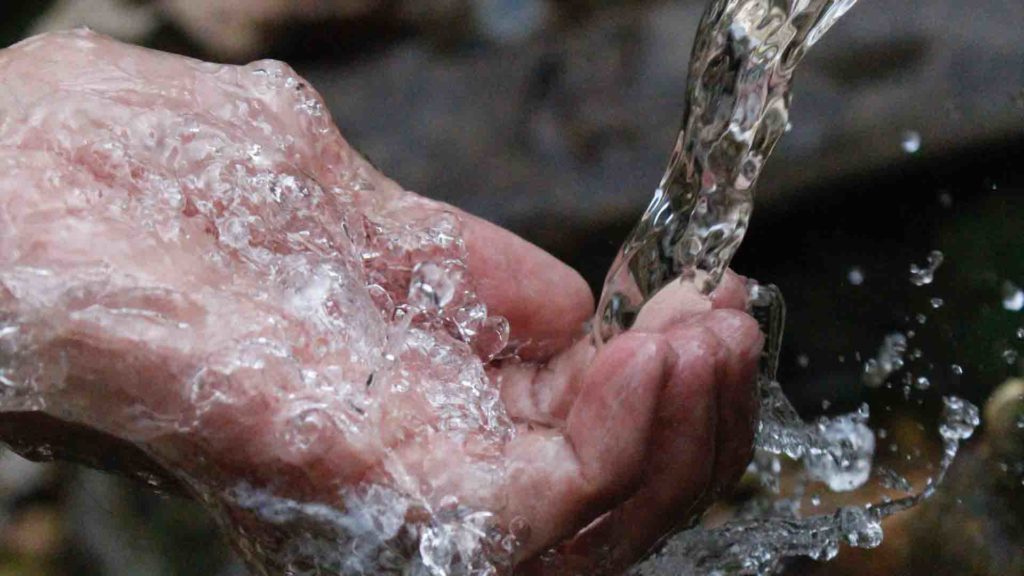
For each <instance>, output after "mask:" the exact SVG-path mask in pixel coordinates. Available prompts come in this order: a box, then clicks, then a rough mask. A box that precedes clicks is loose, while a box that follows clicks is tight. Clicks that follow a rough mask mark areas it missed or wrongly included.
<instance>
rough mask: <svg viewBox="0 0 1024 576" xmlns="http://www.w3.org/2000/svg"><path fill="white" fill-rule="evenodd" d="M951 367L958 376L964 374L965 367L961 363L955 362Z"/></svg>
mask: <svg viewBox="0 0 1024 576" xmlns="http://www.w3.org/2000/svg"><path fill="white" fill-rule="evenodd" d="M949 369H950V370H952V371H953V374H956V375H957V376H963V375H964V368H963V366H961V365H959V364H953V365H952V366H950V367H949Z"/></svg>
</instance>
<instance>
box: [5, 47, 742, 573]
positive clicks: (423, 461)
mask: <svg viewBox="0 0 1024 576" xmlns="http://www.w3.org/2000/svg"><path fill="white" fill-rule="evenodd" d="M0 82H2V85H3V87H4V88H3V90H0V319H2V320H3V321H4V322H5V325H6V326H7V328H6V329H5V330H3V331H0V334H3V338H6V339H7V340H8V341H7V342H5V341H4V340H3V338H0V352H2V354H3V355H2V356H0V358H2V359H3V360H4V361H5V362H7V363H9V366H8V367H6V368H7V371H6V372H3V373H2V374H3V375H4V378H5V379H6V380H5V381H6V382H8V383H9V384H11V385H12V387H11V390H13V391H12V392H8V393H7V394H8V395H7V397H6V400H4V404H3V406H4V407H5V408H6V409H7V410H23V411H24V410H44V411H46V412H48V413H49V414H51V415H53V416H56V417H58V418H63V419H66V420H68V421H75V422H77V423H79V424H84V425H86V426H88V427H90V428H94V429H97V430H100V431H103V432H104V433H105V434H108V435H111V436H114V437H117V438H121V439H124V440H127V441H130V442H133V443H135V444H137V445H138V446H141V447H143V448H144V449H145V451H146V453H147V454H149V455H151V456H152V457H153V458H155V459H156V460H158V461H159V463H160V465H161V466H163V467H164V468H166V469H169V470H171V471H173V472H174V473H176V474H179V475H181V476H182V477H185V478H190V479H199V480H198V481H197V484H198V485H202V486H207V487H212V488H217V487H228V486H231V485H232V483H235V482H239V481H245V482H247V483H249V484H251V485H256V486H261V487H268V488H269V489H272V490H273V491H274V492H275V493H277V494H281V495H283V496H286V497H288V498H294V499H298V500H303V501H313V502H324V503H328V504H330V503H333V502H336V501H337V495H338V494H339V491H340V490H342V489H343V488H345V487H347V486H358V485H365V484H368V483H372V484H378V485H386V486H390V487H392V488H394V489H396V490H399V491H415V492H417V493H418V494H419V495H420V496H421V497H422V498H423V499H424V501H426V502H428V503H431V504H437V503H438V501H439V500H441V499H443V498H444V497H455V498H457V499H458V501H459V502H460V503H462V504H464V505H466V506H469V507H471V508H473V509H476V510H484V511H489V512H491V513H493V514H494V524H495V526H497V527H498V528H499V529H502V530H508V529H510V527H514V526H518V527H519V529H518V532H517V534H516V536H517V537H518V539H519V547H518V549H517V551H516V552H515V557H514V562H515V563H516V564H517V566H518V567H517V572H519V573H556V572H563V573H564V572H575V571H578V572H579V573H585V574H599V573H614V572H617V571H620V570H621V569H622V568H624V567H625V566H628V565H629V564H630V563H632V562H633V561H635V560H636V559H637V558H638V556H640V555H642V554H644V553H645V552H647V551H648V550H649V549H650V548H651V546H652V545H653V544H655V543H656V542H657V540H658V539H659V538H660V537H661V536H662V535H664V534H665V533H666V532H667V531H669V530H671V529H672V528H674V527H676V526H677V525H679V524H681V523H685V522H686V521H687V519H689V518H692V517H694V515H696V514H698V513H699V512H700V511H701V510H702V509H703V507H704V506H706V505H707V504H708V503H709V502H710V501H711V499H712V498H713V497H714V495H716V494H717V493H718V492H720V491H721V490H723V489H725V488H727V487H728V486H729V485H730V484H731V483H733V482H735V480H736V479H737V478H738V477H739V475H740V474H741V473H742V471H743V469H744V468H745V466H746V463H747V460H748V458H749V455H750V444H751V441H752V434H753V432H752V431H753V422H754V419H755V416H756V414H755V411H756V403H755V399H754V387H753V380H754V373H755V370H756V364H757V359H758V354H759V351H760V347H761V343H762V338H761V335H760V333H759V331H758V329H757V326H756V323H755V322H754V321H753V320H752V319H751V318H750V317H749V316H747V315H746V314H745V313H744V312H743V311H742V309H743V306H744V301H745V298H744V294H745V291H744V286H743V282H742V280H741V279H739V278H738V277H737V276H735V275H731V274H730V275H729V276H727V279H726V281H725V282H724V283H723V285H722V287H721V288H719V290H718V291H717V292H716V293H715V294H714V295H713V296H712V297H711V298H704V297H702V296H700V295H698V294H696V293H694V292H692V291H690V290H689V289H687V288H684V287H679V286H676V287H673V288H672V289H671V290H669V291H667V292H665V293H663V294H660V295H659V296H658V299H657V300H658V301H657V302H656V303H655V304H654V305H653V306H651V307H649V308H648V309H646V310H645V313H644V314H643V315H642V316H641V318H640V319H639V321H638V324H637V326H636V328H635V329H634V330H632V331H631V332H629V333H626V334H624V335H621V336H619V337H617V338H615V339H613V340H612V341H611V342H609V343H608V344H605V345H604V346H602V347H601V348H600V349H596V348H595V347H594V345H593V343H592V342H591V341H590V340H589V339H588V338H584V337H583V329H582V326H583V325H584V323H585V322H586V320H587V319H588V318H589V317H590V315H591V314H592V312H593V298H592V295H591V293H590V292H589V290H588V288H587V286H586V285H585V283H584V282H583V280H582V279H581V278H580V277H579V276H578V275H577V274H576V273H575V272H574V271H573V270H571V269H570V268H568V267H567V266H565V265H564V264H562V263H560V262H558V261H557V260H555V259H554V258H553V257H551V256H550V255H548V254H546V253H545V252H543V251H542V250H540V249H538V248H536V247H534V246H533V245H531V244H529V243H527V242H526V241H524V240H522V239H520V238H518V237H516V236H514V235H512V234H511V233H509V232H507V231H504V230H502V229H500V228H498V227H496V226H494V225H492V224H489V223H487V222H484V221H482V220H479V219H477V218H474V217H473V216H470V215H467V214H465V213H462V212H460V211H458V210H457V209H455V208H452V207H450V206H446V205H443V204H440V203H437V202H433V201H430V200H426V199H424V198H421V197H419V196H416V195H414V194H413V193H411V192H407V191H404V190H402V189H401V188H400V187H399V186H398V185H396V184H395V183H394V182H392V181H390V180H388V179H387V178H385V177H384V176H383V175H381V174H380V173H378V172H377V171H376V170H375V169H374V168H373V167H372V166H370V165H369V164H368V163H367V162H366V161H365V160H364V159H363V158H361V157H360V156H359V155H358V154H357V153H356V152H355V151H353V150H352V148H351V147H349V145H348V144H347V143H346V142H345V141H344V140H343V139H342V137H341V135H340V134H339V133H338V131H337V129H336V128H335V127H334V126H333V125H332V124H331V122H330V119H329V117H328V116H327V115H326V113H325V112H324V111H323V107H322V104H321V103H320V101H319V98H318V97H317V96H316V95H315V93H313V92H312V90H311V89H309V88H307V87H305V86H304V84H303V83H302V82H301V80H300V79H298V78H297V77H296V76H294V73H292V72H291V71H290V70H289V69H288V68H287V67H285V66H283V65H281V64H279V63H273V62H258V63H254V64H252V65H249V66H247V67H240V68H239V67H230V66H215V65H210V64H204V63H200V62H197V61H192V60H188V59H185V58H181V57H177V56H172V55H168V54H162V53H157V52H151V51H147V50H143V49H139V48H135V47H130V46H125V45H122V44H119V43H117V42H115V41H112V40H110V39H106V38H103V37H100V36H97V35H94V34H91V33H88V32H83V31H77V32H69V33H61V34H56V35H50V36H46V37H40V38H35V39H32V40H29V41H26V42H24V43H22V44H19V45H17V46H15V47H12V48H10V49H7V50H5V51H2V52H0ZM266 173H273V174H278V175H282V174H283V175H286V176H287V179H285V180H282V181H277V184H276V185H275V186H270V185H268V184H267V182H266V180H265V179H264V180H261V179H260V178H261V176H260V175H261V174H266ZM296 182H298V184H296ZM268 190H269V191H270V192H268ZM268 194H269V196H268ZM495 201H500V199H495ZM391 230H398V231H400V232H399V233H400V234H401V235H404V236H403V237H404V238H417V237H418V236H416V235H417V234H419V233H421V232H424V231H426V232H429V233H430V234H429V235H430V237H431V238H434V239H435V240H436V239H437V238H440V240H439V241H437V242H434V243H433V244H431V243H430V242H427V243H425V244H424V243H420V244H417V245H416V246H414V247H413V248H408V247H402V246H398V247H396V246H394V245H393V244H394V243H391V244H389V243H388V241H387V235H388V233H389V231H391ZM368 254H369V256H368ZM438 254H441V256H443V258H445V259H451V258H455V259H456V260H461V261H462V262H463V263H464V274H462V277H463V280H462V283H461V284H460V288H459V289H460V292H459V293H460V294H463V295H465V297H466V298H470V297H475V298H478V299H479V301H481V302H483V303H484V304H486V306H487V310H488V313H489V314H490V315H491V316H502V317H504V318H507V319H508V321H509V325H510V326H511V335H510V338H509V342H510V344H509V347H508V349H513V350H515V351H516V352H517V357H515V358H509V357H507V356H505V357H503V356H499V357H498V359H493V356H494V353H495V352H496V350H495V349H494V343H493V340H495V338H496V339H497V341H498V344H499V347H500V345H501V344H504V340H503V339H502V338H501V335H500V329H499V330H498V331H497V334H498V336H495V337H493V338H491V341H489V340H487V339H486V338H483V339H481V340H480V341H478V342H477V341H474V342H477V343H476V344H472V345H470V344H466V343H464V342H460V341H459V340H458V339H454V338H452V337H451V336H450V330H449V328H450V323H449V324H445V323H444V322H442V321H440V320H438V321H434V322H430V321H426V320H423V317H417V318H418V319H416V320H414V321H413V324H412V325H413V327H414V328H416V329H417V330H419V331H420V333H422V334H425V335H426V336H424V338H428V339H429V338H433V340H429V341H430V342H435V343H441V344H443V345H444V346H447V348H445V350H449V352H450V357H451V358H454V359H455V360H453V362H455V361H456V360H457V364H458V366H463V367H464V370H465V371H466V372H465V373H466V374H469V376H466V378H468V379H469V380H472V378H474V377H475V376H473V375H474V374H479V375H480V378H479V379H480V382H482V386H483V388H480V390H483V394H484V397H486V393H487V391H488V390H492V391H494V394H495V398H497V397H498V395H500V402H498V403H497V404H496V405H495V406H492V407H491V409H492V410H491V412H490V413H489V414H490V416H489V417H490V418H491V419H490V420H488V419H487V418H486V417H485V418H482V419H481V418H476V419H473V418H469V419H468V420H465V419H463V420H455V422H456V424H451V425H449V424H445V423H446V422H448V420H445V418H447V417H448V416H446V415H445V414H444V413H443V412H444V409H445V408H444V406H447V405H445V404H443V403H442V404H440V406H441V408H438V406H439V405H438V404H436V403H431V402H430V401H428V400H427V399H428V398H431V397H432V396H431V394H435V393H437V394H442V395H443V394H449V393H451V394H457V393H459V392H458V391H454V392H453V390H455V388H454V386H455V384H453V383H452V380H451V374H450V373H449V372H446V371H445V370H448V369H449V368H447V367H446V366H442V365H438V364H436V362H435V360H434V359H431V358H427V357H426V356H424V355H422V354H421V355H417V354H416V352H415V350H413V351H408V350H407V351H404V352H403V351H401V350H399V351H397V352H395V354H394V356H397V359H396V358H394V357H392V358H391V360H390V361H389V363H382V360H381V359H380V357H381V354H382V350H387V343H388V342H389V334H392V333H393V331H394V330H395V326H396V325H397V324H400V322H401V320H400V319H396V317H395V316H394V315H393V314H392V310H393V307H394V306H395V305H397V306H398V307H399V308H401V307H402V304H403V303H404V302H405V301H406V295H407V294H408V290H409V282H410V275H411V271H410V270H411V268H412V267H413V266H414V265H415V264H416V262H417V261H424V260H430V259H434V258H437V257H439V256H438ZM370 284H373V287H372V288H371V287H368V285H370ZM474 294H475V296H473V295H474ZM382 302H383V303H382ZM445 313H447V312H445ZM439 314H441V316H443V314H442V313H439ZM496 321H497V320H496ZM498 324H499V325H500V321H498ZM474 370H475V371H474ZM459 374H463V373H461V372H460V373H459ZM458 377H462V376H458ZM374 378H376V380H374ZM446 378H448V379H446ZM374 382H376V383H374ZM396 382H402V383H405V384H407V385H408V388H409V389H410V390H411V391H407V392H402V393H399V392H394V390H397V389H398V388H389V387H388V385H389V383H390V384H393V383H396ZM389 390H390V391H389ZM445 397H447V396H445ZM357 405H358V406H357ZM303 406H313V407H315V408H314V409H313V410H312V411H310V410H305V409H304V408H302V407H303ZM310 414H312V415H313V416H314V417H309V416H310ZM460 414H461V413H460ZM2 417H3V416H0V418H2ZM297 417H298V418H299V421H300V422H303V423H306V424H308V423H309V422H313V423H314V424H316V425H314V426H312V427H311V428H310V427H307V428H301V427H299V428H297V427H296V421H297V420H296V418H297ZM303 418H305V419H303ZM322 421H327V422H328V423H329V424H328V425H321V424H322ZM467 422H468V424H467ZM445 426H448V428H445ZM296 430H299V431H300V432H302V434H300V436H301V441H296V440H295V437H296V434H297V432H296ZM453 430H454V431H453ZM23 432H24V431H23ZM27 433H28V434H29V435H30V436H31V430H30V431H28V432H27ZM396 463H397V464H396ZM395 466H398V467H399V468H400V469H401V470H402V474H397V473H396V472H395ZM212 488H211V489H212ZM211 493H215V492H211ZM595 520H596V521H595ZM523 526H527V527H528V529H526V530H523V529H522V527H523ZM584 528H585V530H584ZM553 547H556V548H557V553H556V554H554V555H551V554H549V555H546V556H545V558H546V560H545V561H543V562H542V561H540V560H539V559H538V555H539V554H540V553H541V552H543V551H545V550H548V549H550V548H553Z"/></svg>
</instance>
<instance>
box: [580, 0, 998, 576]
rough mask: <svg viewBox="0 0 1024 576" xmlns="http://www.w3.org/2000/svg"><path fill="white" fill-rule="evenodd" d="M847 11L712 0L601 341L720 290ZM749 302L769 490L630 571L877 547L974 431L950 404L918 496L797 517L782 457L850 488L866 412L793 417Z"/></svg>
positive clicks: (868, 465)
mask: <svg viewBox="0 0 1024 576" xmlns="http://www.w3.org/2000/svg"><path fill="white" fill-rule="evenodd" d="M854 4H855V0H846V1H838V2H837V1H829V0H817V1H815V0H809V1H803V2H767V1H758V0H715V1H713V2H711V4H710V5H709V6H708V8H707V10H706V12H705V14H704V17H703V19H702V21H701V25H700V27H699V29H698V34H697V40H696V42H695V45H694V49H693V54H692V56H691V62H690V71H689V82H688V93H687V103H686V108H685V109H684V114H683V123H682V124H683V127H682V130H681V131H680V133H679V137H678V139H677V141H676V145H675V149H674V150H673V153H672V156H671V159H670V161H669V164H668V167H667V169H666V171H665V174H664V176H663V177H662V180H661V183H660V185H659V187H658V189H657V190H656V191H655V195H654V198H653V199H652V201H651V203H650V205H649V206H648V208H647V210H646V212H645V213H644V215H643V216H642V218H641V220H640V222H639V224H638V225H637V226H636V228H634V230H633V231H632V232H631V233H630V235H629V236H628V237H627V239H626V241H625V243H624V244H623V246H622V249H621V250H620V252H619V254H618V256H617V258H616V261H615V263H614V265H613V266H612V268H611V271H610V272H609V274H608V277H607V279H606V281H605V285H604V289H603V292H602V295H601V299H600V301H599V305H598V313H597V316H596V317H595V320H594V323H593V332H594V338H595V340H596V341H597V342H598V343H601V342H604V341H606V340H607V339H608V338H611V337H613V336H614V335H616V334H618V333H620V332H622V331H623V330H626V329H628V328H629V326H630V325H631V324H632V322H633V321H634V320H635V318H636V316H637V314H638V312H639V310H640V308H641V307H642V306H643V304H644V303H645V302H646V301H648V300H649V299H650V298H651V297H652V296H653V295H654V294H656V293H657V292H658V291H659V290H660V289H661V288H663V287H664V286H666V285H667V284H668V283H670V282H672V281H674V280H676V279H680V280H681V281H684V282H694V283H696V284H697V286H698V288H699V289H700V290H701V291H702V292H704V293H709V292H711V291H712V290H713V289H714V288H715V287H716V286H717V285H718V283H719V281H720V279H721V276H722V274H723V272H724V270H725V269H726V268H727V267H728V265H729V262H730V260H731V259H732V256H733V254H734V253H735V251H736V249H737V248H738V247H739V244H740V242H741V241H742V239H743V236H744V233H745V232H746V229H747V226H748V223H749V219H750V216H751V212H752V209H753V194H754V188H755V185H756V183H757V179H758V177H759V175H760V173H761V169H762V168H763V166H764V163H765V161H766V160H767V158H768V156H769V155H770V154H771V151H772V149H773V147H774V145H775V143H776V142H777V141H778V139H779V138H780V137H781V135H782V134H783V133H785V132H786V130H787V126H789V118H788V116H789V93H790V88H791V81H792V75H793V71H794V69H795V67H796V65H797V64H798V63H799V61H800V59H801V57H802V56H803V55H804V53H805V52H806V50H807V49H808V48H809V47H810V46H812V45H813V44H814V43H815V42H817V41H818V40H819V39H820V38H821V36H822V35H823V34H824V32H825V31H826V30H827V29H828V28H829V27H830V26H831V25H832V24H834V23H835V21H836V19H838V18H839V17H840V16H841V15H842V14H844V13H845V12H846V11H847V10H849V9H850V8H851V7H852V6H853V5H854ZM902 145H903V147H904V149H905V150H906V151H907V152H908V153H916V152H917V151H918V150H919V149H920V146H921V142H920V136H919V135H917V134H907V135H905V137H904V140H903V143H902ZM942 262H943V254H942V253H941V252H939V251H933V252H931V253H930V254H929V255H928V261H927V264H926V265H924V266H916V265H915V266H912V267H911V269H910V272H911V275H910V279H911V282H912V283H913V284H915V285H917V286H925V285H929V284H931V283H932V282H933V281H934V276H935V273H936V271H937V270H938V268H939V266H941V264H942ZM847 279H848V280H849V282H850V283H851V284H852V285H860V284H862V283H863V279H864V277H863V272H862V271H861V270H860V269H859V268H858V269H853V270H851V271H849V272H848V277H847ZM931 304H932V307H933V308H939V307H941V306H942V305H943V302H941V301H940V300H937V299H936V300H934V301H932V302H931ZM749 305H750V310H751V313H752V314H753V315H754V316H755V318H757V319H758V321H759V322H760V324H761V326H762V329H763V331H764V333H765V335H766V340H765V346H764V352H763V357H762V362H761V373H760V375H759V378H758V382H759V390H760V395H761V401H760V404H761V420H760V422H759V426H758V430H757V437H756V448H757V453H756V455H755V458H754V461H753V463H752V464H751V469H750V472H751V473H753V474H754V475H755V476H756V477H757V478H759V479H760V481H761V483H762V485H763V486H766V487H768V488H769V494H768V495H766V496H762V497H759V498H755V499H754V500H753V501H751V502H750V503H748V504H747V505H746V506H744V507H743V508H742V509H741V510H740V511H739V512H738V513H737V514H736V515H735V517H734V519H733V520H731V521H729V522H727V523H726V524H725V525H724V526H721V527H718V528H706V527H700V526H699V527H696V528H693V529H691V530H688V531H685V532H683V533H681V534H679V535H677V536H675V537H674V538H672V539H671V540H670V541H669V542H668V543H667V544H666V545H665V547H664V548H663V549H662V550H661V551H660V552H659V553H658V554H657V555H655V556H654V557H652V558H651V559H649V560H648V561H646V562H645V563H643V564H642V565H640V566H639V567H637V568H636V569H635V572H636V573H637V574H641V575H645V576H655V575H666V576H667V575H670V574H671V575H680V574H684V575H689V574H693V575H697V574H769V573H772V572H774V571H775V570H776V569H777V568H778V567H779V566H780V562H781V561H782V560H783V559H784V558H786V557H790V556H796V555H804V556H810V557H812V558H816V559H822V560H826V559H830V558H832V557H834V556H835V555H836V554H837V553H838V550H839V546H840V545H841V544H843V543H845V544H848V545H850V546H857V547H864V548H870V547H873V546H877V545H878V544H879V543H880V542H881V540H882V529H881V519H882V518H884V517H886V516H889V515H891V514H894V513H896V512H898V511H901V510H905V509H907V508H909V507H911V506H913V505H915V504H917V503H919V502H920V501H921V500H922V499H924V498H927V497H929V496H930V495H931V494H932V493H933V492H934V490H935V487H936V486H937V485H938V483H939V482H941V481H942V478H943V477H944V475H945V472H946V469H947V468H948V467H949V465H950V464H951V462H952V459H953V457H954V456H955V455H956V452H957V450H958V447H959V443H960V442H961V441H962V440H964V439H966V438H968V437H969V436H970V435H971V433H972V432H973V430H974V427H976V426H977V425H978V414H977V409H976V408H975V407H973V406H972V405H970V404H969V403H967V402H965V401H963V400H961V399H959V398H954V397H948V398H946V399H945V409H944V412H943V416H942V426H941V427H940V433H941V436H942V438H943V443H944V451H943V457H942V461H941V462H940V464H939V469H938V472H937V473H936V474H934V475H933V476H932V478H931V479H929V481H928V482H927V485H926V486H925V487H924V489H923V490H922V491H921V492H920V493H918V494H914V495H910V496H906V497H903V498H901V499H898V500H888V501H885V502H882V503H879V504H867V505H863V506H846V507H842V508H839V509H838V510H836V511H835V512H834V513H832V514H823V515H815V516H809V517H803V516H801V514H800V512H799V510H800V504H799V499H796V500H793V499H790V498H782V497H781V496H780V494H781V492H780V483H781V473H782V472H781V470H782V463H781V460H780V459H781V458H786V459H789V460H793V461H796V462H800V463H802V464H803V467H802V473H801V475H800V480H799V482H800V483H801V485H803V483H806V482H821V483H823V484H825V485H826V486H827V487H828V488H829V489H830V490H832V491H835V492H841V491H851V490H856V489H857V488H859V487H861V486H863V485H864V484H865V483H866V482H867V480H868V479H869V477H870V475H871V473H872V463H873V458H874V450H875V443H876V438H875V434H874V432H873V431H872V430H871V428H870V427H869V426H868V420H869V418H870V414H869V411H868V409H867V406H864V407H862V408H861V409H860V410H858V411H857V412H854V413H852V414H847V415H841V416H837V417H822V418H821V419H819V420H818V421H817V422H815V423H807V422H804V421H803V420H802V419H801V417H800V415H799V414H798V413H797V411H796V410H795V409H794V407H793V406H792V405H791V404H790V402H789V400H788V399H787V398H786V396H785V394H784V393H783V391H782V387H781V386H780V385H779V383H778V381H777V380H776V379H775V374H776V369H777V367H778V359H779V350H780V347H781V341H782V334H783V326H784V320H785V304H784V301H783V298H782V294H781V292H780V291H779V290H778V288H776V287H775V286H770V285H767V286H763V285H758V284H756V283H755V284H752V285H751V286H750V287H749ZM907 340H908V335H905V334H902V333H895V334H891V335H889V336H888V337H887V338H886V340H885V342H884V343H883V345H882V347H881V349H880V350H879V353H878V356H877V357H876V358H874V359H872V360H869V361H868V362H867V363H866V364H865V371H864V382H865V384H867V385H868V386H869V387H878V386H881V385H882V384H883V383H884V382H885V381H886V380H887V379H888V378H889V376H890V375H891V374H893V373H894V372H896V371H898V370H901V369H902V368H903V366H904V355H905V353H906V351H907ZM908 377H909V375H908ZM916 385H917V387H918V388H919V389H925V388H928V387H929V386H930V381H929V380H928V379H927V378H925V377H920V378H919V379H918V380H917V381H916ZM909 388H910V386H909V385H908V394H909ZM901 478H902V477H900V476H898V474H895V472H892V473H889V474H886V473H882V481H883V483H885V482H888V483H889V484H891V485H893V486H897V487H899V488H900V489H901V490H902V491H903V492H906V493H909V492H911V490H912V486H910V485H909V482H907V481H906V480H905V479H903V481H899V479H901ZM773 498H774V499H773ZM819 503H820V500H819Z"/></svg>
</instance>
